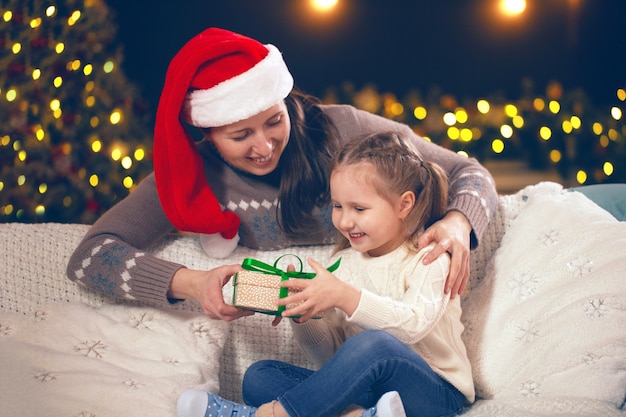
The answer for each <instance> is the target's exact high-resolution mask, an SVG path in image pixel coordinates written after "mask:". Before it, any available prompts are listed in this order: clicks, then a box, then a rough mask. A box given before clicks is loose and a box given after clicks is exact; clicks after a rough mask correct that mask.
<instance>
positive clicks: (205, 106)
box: [183, 44, 293, 127]
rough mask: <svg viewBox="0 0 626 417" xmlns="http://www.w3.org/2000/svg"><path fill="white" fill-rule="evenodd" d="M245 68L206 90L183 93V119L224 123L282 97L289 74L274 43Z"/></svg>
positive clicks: (288, 85) (290, 80) (202, 123)
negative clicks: (264, 55) (256, 61)
mask: <svg viewBox="0 0 626 417" xmlns="http://www.w3.org/2000/svg"><path fill="white" fill-rule="evenodd" d="M265 47H266V48H267V49H268V50H269V53H268V54H267V55H266V57H265V58H263V60H261V61H259V63H257V64H256V65H255V66H254V67H252V68H250V69H249V70H248V71H246V72H244V73H242V74H239V75H237V76H235V77H232V78H230V79H228V80H226V81H223V82H221V83H219V84H217V85H216V86H215V87H211V88H209V89H207V90H195V91H192V92H190V93H189V94H187V96H186V97H185V102H184V104H183V115H184V118H185V120H186V121H187V122H188V123H190V124H191V125H192V126H196V127H216V126H224V125H228V124H231V123H235V122H238V121H240V120H244V119H247V118H249V117H252V116H255V115H257V114H259V113H261V112H262V111H264V110H267V109H269V108H270V107H272V106H274V105H275V104H277V103H279V102H280V101H281V100H283V99H284V98H285V97H287V95H288V94H289V92H290V91H291V89H292V88H293V77H292V76H291V73H290V72H289V70H288V69H287V65H286V64H285V61H284V60H283V57H282V54H281V53H280V51H279V50H278V49H277V48H276V47H275V46H274V45H270V44H268V45H265Z"/></svg>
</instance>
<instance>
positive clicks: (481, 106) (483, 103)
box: [476, 99, 491, 114]
mask: <svg viewBox="0 0 626 417" xmlns="http://www.w3.org/2000/svg"><path fill="white" fill-rule="evenodd" d="M476 108H477V109H478V111H479V112H480V113H482V114H487V113H489V110H490V109H491V106H490V105H489V102H488V101H487V100H484V99H481V100H478V102H477V103H476Z"/></svg>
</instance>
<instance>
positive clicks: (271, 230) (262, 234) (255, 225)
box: [252, 211, 280, 250]
mask: <svg viewBox="0 0 626 417" xmlns="http://www.w3.org/2000/svg"><path fill="white" fill-rule="evenodd" d="M252 219H253V222H252V231H253V235H254V236H255V237H256V239H257V241H258V244H259V249H261V250H263V248H264V247H271V245H272V243H273V242H275V241H276V239H277V237H278V235H279V234H280V230H279V228H278V223H276V221H275V220H274V219H273V216H271V215H270V213H269V212H268V211H265V212H263V215H262V216H259V215H257V214H253V215H252Z"/></svg>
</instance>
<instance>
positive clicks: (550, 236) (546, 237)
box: [539, 230, 559, 248]
mask: <svg viewBox="0 0 626 417" xmlns="http://www.w3.org/2000/svg"><path fill="white" fill-rule="evenodd" d="M539 242H540V243H541V246H542V247H544V248H547V247H550V246H553V245H556V244H557V243H559V231H558V230H549V231H547V232H544V233H542V234H541V235H540V236H539Z"/></svg>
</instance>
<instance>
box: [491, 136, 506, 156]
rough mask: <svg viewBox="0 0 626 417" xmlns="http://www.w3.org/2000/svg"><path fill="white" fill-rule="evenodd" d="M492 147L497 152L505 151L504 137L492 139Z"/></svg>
mask: <svg viewBox="0 0 626 417" xmlns="http://www.w3.org/2000/svg"><path fill="white" fill-rule="evenodd" d="M491 149H492V150H493V151H494V152H495V153H502V152H503V151H504V141H503V140H502V139H494V140H492V141H491Z"/></svg>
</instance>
